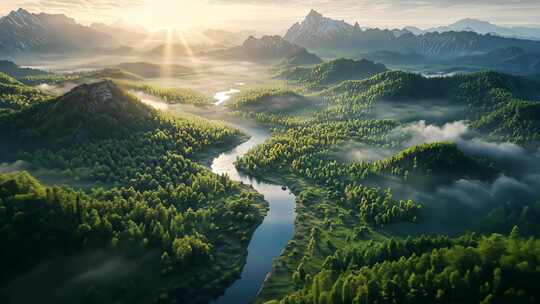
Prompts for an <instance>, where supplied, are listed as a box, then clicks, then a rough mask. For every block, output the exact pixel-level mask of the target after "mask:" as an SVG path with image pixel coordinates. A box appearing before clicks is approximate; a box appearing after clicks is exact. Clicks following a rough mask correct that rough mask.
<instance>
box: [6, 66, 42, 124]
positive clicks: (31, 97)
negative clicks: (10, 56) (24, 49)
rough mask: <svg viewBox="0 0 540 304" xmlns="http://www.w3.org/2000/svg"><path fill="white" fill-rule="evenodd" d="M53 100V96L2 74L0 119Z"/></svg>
mask: <svg viewBox="0 0 540 304" xmlns="http://www.w3.org/2000/svg"><path fill="white" fill-rule="evenodd" d="M51 98H52V96H50V95H49V94H47V93H44V92H42V91H41V90H38V89H36V88H33V87H29V86H26V85H24V84H22V83H21V82H19V81H18V80H16V79H15V78H13V77H11V76H8V75H7V74H4V73H0V117H1V116H2V115H4V114H9V113H13V112H17V111H20V110H22V109H25V108H28V107H30V106H32V105H35V104H37V103H39V102H42V101H45V100H48V99H51ZM0 120H1V118H0Z"/></svg>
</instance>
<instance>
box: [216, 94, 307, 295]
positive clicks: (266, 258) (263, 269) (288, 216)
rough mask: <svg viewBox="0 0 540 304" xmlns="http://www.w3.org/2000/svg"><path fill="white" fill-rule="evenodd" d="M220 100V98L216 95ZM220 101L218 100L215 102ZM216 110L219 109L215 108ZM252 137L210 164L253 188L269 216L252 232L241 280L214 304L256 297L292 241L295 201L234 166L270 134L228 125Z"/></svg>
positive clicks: (217, 172) (251, 127)
mask: <svg viewBox="0 0 540 304" xmlns="http://www.w3.org/2000/svg"><path fill="white" fill-rule="evenodd" d="M217 96H221V95H217ZM218 101H219V100H218ZM216 106H219V105H216ZM230 125H231V126H232V127H236V128H238V129H240V130H241V131H243V132H244V133H246V134H249V135H250V136H251V138H250V140H248V141H247V142H244V143H243V144H241V145H239V146H237V147H235V148H234V149H232V150H230V151H228V152H225V153H222V154H221V155H219V156H218V157H216V158H215V159H214V160H213V161H212V165H211V169H212V172H214V173H216V174H227V175H228V176H229V177H230V178H231V179H232V180H235V181H238V182H243V183H244V184H248V185H251V186H253V188H254V189H255V190H257V191H258V192H259V193H260V194H262V195H264V198H265V200H266V201H267V202H268V203H269V207H270V209H269V212H268V214H267V215H266V217H265V218H264V221H263V222H262V224H261V225H260V226H259V227H258V228H257V229H256V230H255V233H254V234H253V236H252V238H251V241H250V243H249V247H248V257H247V264H246V265H245V266H244V268H243V270H242V274H241V277H240V279H238V280H237V281H236V282H234V283H233V284H232V285H231V286H230V287H229V288H228V289H227V290H226V291H225V294H224V295H223V296H221V297H220V298H218V299H217V300H216V301H215V302H214V303H216V304H247V303H251V302H252V301H253V300H254V299H255V297H256V296H257V294H258V292H259V290H260V289H261V287H262V284H263V283H264V280H265V279H266V276H267V275H268V273H269V272H270V271H271V270H272V261H273V260H274V258H276V257H278V256H279V255H280V254H281V252H282V251H283V249H284V248H285V246H286V245H287V243H288V242H289V240H290V239H291V238H292V237H293V232H294V220H295V217H296V213H295V209H294V208H295V199H296V197H295V196H294V195H293V194H292V193H291V192H290V191H289V190H283V189H282V187H281V185H275V184H270V183H267V182H263V181H259V180H257V179H254V178H251V177H249V176H245V175H243V174H241V173H240V172H238V171H237V170H236V168H235V166H234V162H235V160H236V158H237V157H241V156H243V155H244V154H246V153H247V152H248V151H249V150H250V149H251V148H253V147H255V146H257V145H260V144H262V143H263V142H265V141H266V140H267V139H269V138H270V133H269V132H268V131H267V130H266V129H264V128H262V127H259V126H252V125H249V124H248V123H238V122H235V123H230Z"/></svg>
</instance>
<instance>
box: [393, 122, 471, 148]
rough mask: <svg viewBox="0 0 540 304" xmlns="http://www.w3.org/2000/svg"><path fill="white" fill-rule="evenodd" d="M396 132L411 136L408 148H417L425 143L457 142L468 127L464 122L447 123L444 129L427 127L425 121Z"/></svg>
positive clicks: (434, 126) (433, 126) (407, 144)
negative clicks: (416, 146)
mask: <svg viewBox="0 0 540 304" xmlns="http://www.w3.org/2000/svg"><path fill="white" fill-rule="evenodd" d="M396 132H398V133H405V134H407V135H409V136H410V139H409V140H408V141H407V143H406V146H409V147H410V146H415V145H419V144H423V143H433V142H441V141H452V142H455V141H457V140H458V139H459V138H461V137H462V136H464V135H465V134H467V132H468V127H467V125H466V124H465V122H464V121H455V122H451V123H446V124H444V125H443V126H442V127H438V126H436V125H427V124H426V122H425V121H424V120H421V121H419V122H416V123H413V124H410V125H407V126H405V127H403V128H400V129H398V130H397V131H396Z"/></svg>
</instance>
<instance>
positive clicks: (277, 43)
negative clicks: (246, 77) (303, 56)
mask: <svg viewBox="0 0 540 304" xmlns="http://www.w3.org/2000/svg"><path fill="white" fill-rule="evenodd" d="M303 52H306V49H305V48H303V47H301V46H298V45H296V44H294V43H290V42H288V41H286V40H284V39H283V38H282V37H280V36H277V35H276V36H267V35H265V36H262V37H261V38H255V37H253V36H250V37H248V39H246V41H244V43H243V44H242V45H241V46H237V47H232V48H227V49H224V50H217V51H211V52H207V53H204V54H203V55H206V56H209V57H215V58H224V59H233V60H252V61H261V60H262V61H264V60H279V59H281V60H282V59H286V58H291V57H293V56H295V55H297V54H300V53H303Z"/></svg>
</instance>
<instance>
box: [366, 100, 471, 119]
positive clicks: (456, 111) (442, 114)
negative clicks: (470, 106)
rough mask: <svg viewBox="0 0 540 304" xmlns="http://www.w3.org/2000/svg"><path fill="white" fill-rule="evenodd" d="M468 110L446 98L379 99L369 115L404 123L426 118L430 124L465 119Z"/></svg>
mask: <svg viewBox="0 0 540 304" xmlns="http://www.w3.org/2000/svg"><path fill="white" fill-rule="evenodd" d="M466 111H467V108H466V107H465V106H463V105H455V104H451V103H449V102H448V101H444V100H415V101H414V102H406V101H403V102H395V101H377V103H375V104H374V105H373V107H372V108H371V109H370V114H369V116H370V117H373V118H377V119H392V120H396V121H400V122H403V123H409V122H414V121H418V120H424V121H426V122H427V123H428V124H444V123H447V122H451V121H456V120H462V119H464V117H466Z"/></svg>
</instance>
